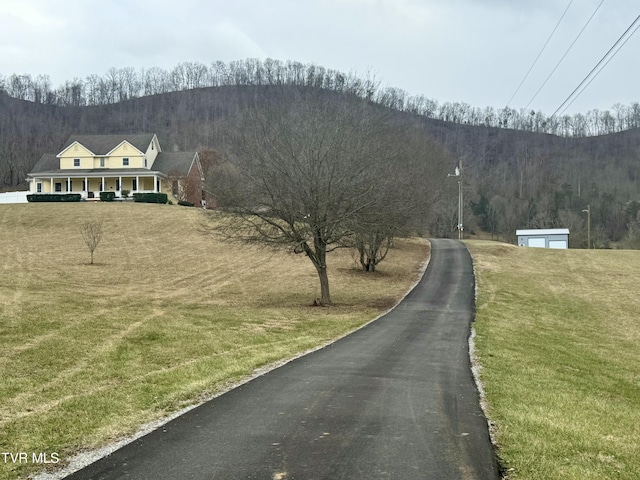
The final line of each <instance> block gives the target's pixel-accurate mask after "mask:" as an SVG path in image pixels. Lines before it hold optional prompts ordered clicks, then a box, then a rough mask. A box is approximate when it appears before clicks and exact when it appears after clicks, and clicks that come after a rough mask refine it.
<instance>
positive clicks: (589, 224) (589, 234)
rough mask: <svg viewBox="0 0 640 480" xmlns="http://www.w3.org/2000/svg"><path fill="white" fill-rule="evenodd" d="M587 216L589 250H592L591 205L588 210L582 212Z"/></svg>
mask: <svg viewBox="0 0 640 480" xmlns="http://www.w3.org/2000/svg"><path fill="white" fill-rule="evenodd" d="M582 211H583V212H585V213H586V214H587V250H590V249H591V205H587V209H586V210H582Z"/></svg>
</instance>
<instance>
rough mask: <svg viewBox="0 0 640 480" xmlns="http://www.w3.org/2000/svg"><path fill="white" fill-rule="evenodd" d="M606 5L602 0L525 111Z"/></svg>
mask: <svg viewBox="0 0 640 480" xmlns="http://www.w3.org/2000/svg"><path fill="white" fill-rule="evenodd" d="M603 3H604V0H602V1H601V2H600V3H599V4H598V6H597V7H596V9H595V10H594V12H593V13H592V14H591V16H590V17H589V20H587V23H585V24H584V27H582V30H580V32H579V33H578V36H576V38H575V39H574V40H573V42H571V45H569V48H567V51H566V52H564V55H562V58H561V59H560V60H559V61H558V63H557V64H556V66H555V67H554V68H553V70H552V71H551V73H550V74H549V76H548V77H547V79H546V80H545V81H544V83H543V84H542V85H541V86H540V88H539V89H538V91H537V92H536V93H535V94H534V95H533V97H532V98H531V100H529V103H527V105H526V106H525V107H524V108H525V110H526V109H527V108H529V105H531V102H533V101H534V100H535V98H536V97H537V96H538V94H539V93H540V91H541V90H542V89H543V88H544V86H545V85H546V84H547V82H548V81H549V80H550V79H551V77H552V76H553V74H554V73H555V72H556V70H557V69H558V67H559V66H560V64H561V63H562V62H563V60H564V59H565V57H566V56H567V55H568V54H569V52H570V51H571V49H572V48H573V46H574V45H575V44H576V42H577V41H578V39H579V38H580V37H581V36H582V33H583V32H584V31H585V29H586V28H587V26H588V25H589V24H590V23H591V20H593V17H595V16H596V13H598V10H600V7H601V6H602V4H603Z"/></svg>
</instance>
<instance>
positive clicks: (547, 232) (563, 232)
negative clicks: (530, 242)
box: [516, 228, 569, 235]
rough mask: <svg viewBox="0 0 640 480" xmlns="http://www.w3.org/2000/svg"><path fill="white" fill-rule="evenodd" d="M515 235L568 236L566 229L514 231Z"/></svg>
mask: <svg viewBox="0 0 640 480" xmlns="http://www.w3.org/2000/svg"><path fill="white" fill-rule="evenodd" d="M516 235H569V229H568V228H538V229H533V230H516Z"/></svg>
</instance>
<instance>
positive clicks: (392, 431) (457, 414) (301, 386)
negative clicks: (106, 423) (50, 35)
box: [67, 240, 498, 480]
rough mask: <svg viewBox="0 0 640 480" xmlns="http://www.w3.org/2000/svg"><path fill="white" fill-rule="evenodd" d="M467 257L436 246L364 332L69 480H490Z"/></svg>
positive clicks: (453, 244)
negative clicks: (410, 286) (474, 368)
mask: <svg viewBox="0 0 640 480" xmlns="http://www.w3.org/2000/svg"><path fill="white" fill-rule="evenodd" d="M473 303H474V278H473V268H472V263H471V258H470V256H469V253H468V251H467V250H466V248H465V247H464V245H463V244H462V243H460V242H458V241H454V240H433V241H432V258H431V262H430V265H429V268H428V269H427V271H426V273H425V275H424V276H423V278H422V280H421V281H420V283H419V284H418V285H417V286H416V287H415V288H414V290H413V291H412V292H411V293H410V294H409V295H408V296H407V297H406V298H405V299H404V300H403V301H402V302H401V303H400V304H399V305H398V306H397V307H396V308H395V309H394V310H392V311H391V312H389V313H388V314H387V315H385V316H384V317H382V318H380V319H379V320H377V321H375V322H372V323H371V324H369V325H368V326H366V327H365V328H363V329H361V330H359V331H357V332H355V333H353V334H351V335H349V336H347V337H345V338H343V339H341V340H339V341H337V342H335V343H333V344H331V345H330V346H327V347H325V348H323V349H321V350H318V351H316V352H314V353H311V354H309V355H307V356H304V357H301V358H299V359H297V360H295V361H292V362H290V363H288V364H286V365H284V366H283V367H280V368H278V369H276V370H273V371H271V372H270V373H268V374H266V375H263V376H261V377H259V378H256V379H254V380H252V381H250V382H248V383H246V384H244V385H242V386H240V387H238V388H236V389H234V390H231V391H229V392H228V393H226V394H224V395H222V396H220V397H218V398H215V399H213V400H211V401H209V402H207V403H205V404H203V405H201V406H199V407H198V408H195V409H193V410H191V411H189V412H187V413H186V414H185V415H183V416H181V417H178V418H176V419H175V420H173V421H171V422H169V423H168V424H166V425H164V426H163V427H161V428H159V429H157V430H155V431H153V432H151V433H150V434H148V435H146V436H144V437H141V438H140V439H138V440H136V441H134V442H133V443H131V444H129V445H127V446H125V447H123V448H122V449H120V450H118V451H116V452H114V453H113V454H111V455H109V456H107V457H105V458H103V459H101V460H99V461H98V462H96V463H94V464H92V465H89V466H88V467H86V468H84V469H83V470H80V471H79V472H76V473H75V474H73V475H71V476H69V477H67V478H68V479H70V480H87V479H96V480H97V479H113V480H116V479H118V480H120V479H144V480H149V479H152V480H164V479H167V480H168V479H171V480H182V479H202V480H204V479H207V480H211V479H225V480H233V479H264V480H274V479H275V480H284V479H300V480H311V479H331V480H337V479H367V480H373V479H394V480H402V479H407V480H408V479H439V480H440V479H441V480H449V479H451V480H454V479H455V480H459V479H463V480H466V479H469V480H472V479H473V480H479V479H483V480H484V479H488V480H490V479H497V478H498V469H497V465H496V461H495V457H494V453H493V450H492V447H491V443H490V440H489V433H488V428H487V422H486V419H485V418H484V416H483V414H482V411H481V409H480V407H479V399H478V392H477V390H476V387H475V384H474V381H473V377H472V374H471V366H470V361H469V352H468V337H469V332H470V324H471V321H472V319H473Z"/></svg>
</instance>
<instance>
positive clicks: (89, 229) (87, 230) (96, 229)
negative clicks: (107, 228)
mask: <svg viewBox="0 0 640 480" xmlns="http://www.w3.org/2000/svg"><path fill="white" fill-rule="evenodd" d="M80 232H81V233H82V239H83V240H84V243H85V245H86V246H87V248H88V249H89V253H90V254H91V265H93V252H94V251H95V249H96V248H98V244H99V243H100V240H102V220H89V221H86V222H84V223H83V224H82V226H81V227H80Z"/></svg>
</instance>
